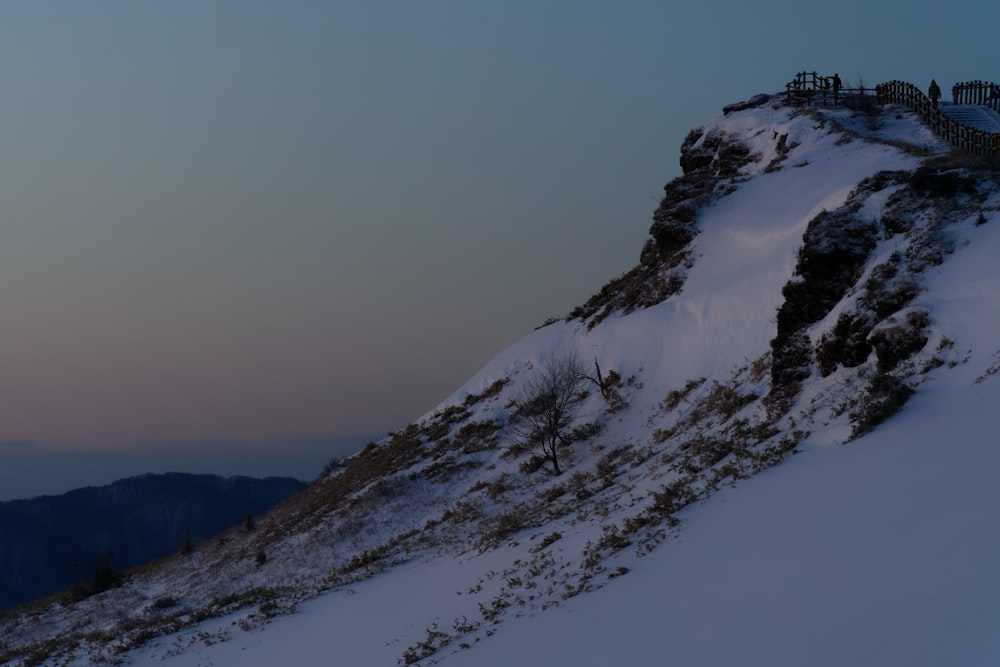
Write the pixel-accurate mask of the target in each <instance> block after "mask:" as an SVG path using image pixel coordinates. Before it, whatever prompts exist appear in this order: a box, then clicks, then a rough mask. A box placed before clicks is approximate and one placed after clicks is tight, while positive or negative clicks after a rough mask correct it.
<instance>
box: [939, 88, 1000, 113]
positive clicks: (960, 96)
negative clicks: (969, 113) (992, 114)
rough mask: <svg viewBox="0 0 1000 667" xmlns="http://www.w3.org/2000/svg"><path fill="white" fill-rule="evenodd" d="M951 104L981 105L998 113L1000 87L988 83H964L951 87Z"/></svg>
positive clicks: (999, 111)
mask: <svg viewBox="0 0 1000 667" xmlns="http://www.w3.org/2000/svg"><path fill="white" fill-rule="evenodd" d="M951 101H952V104H982V105H983V106H987V107H989V108H991V109H993V110H994V111H996V112H997V113H1000V86H998V85H997V84H995V83H992V82H990V81H965V82H964V83H956V84H955V85H954V86H952V87H951Z"/></svg>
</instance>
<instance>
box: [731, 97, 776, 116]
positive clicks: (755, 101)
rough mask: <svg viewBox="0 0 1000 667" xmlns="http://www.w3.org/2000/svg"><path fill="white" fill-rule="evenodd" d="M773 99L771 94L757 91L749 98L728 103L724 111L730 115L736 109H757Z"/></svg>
mask: <svg viewBox="0 0 1000 667" xmlns="http://www.w3.org/2000/svg"><path fill="white" fill-rule="evenodd" d="M770 101H771V96H770V95H768V94H767V93H757V94H756V95H754V96H753V97H751V98H750V99H749V100H745V101H743V102H734V103H732V104H727V105H726V106H724V107H722V113H723V114H725V115H727V116H728V115H729V114H731V113H733V112H736V111H745V110H746V109H755V108H757V107H762V106H764V105H765V104H767V103H768V102H770Z"/></svg>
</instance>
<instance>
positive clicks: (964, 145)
mask: <svg viewBox="0 0 1000 667" xmlns="http://www.w3.org/2000/svg"><path fill="white" fill-rule="evenodd" d="M951 94H952V100H953V103H954V104H981V105H984V106H988V107H990V108H991V109H993V110H994V111H996V112H997V113H1000V85H997V84H995V83H990V82H989V81H968V82H965V83H957V84H955V85H954V86H953V87H952V89H951ZM872 95H874V98H873V97H872ZM785 101H786V103H787V104H788V105H789V106H818V105H826V106H846V107H852V108H859V107H861V106H863V105H864V104H865V103H869V102H871V101H874V102H875V103H877V104H901V105H903V106H905V107H907V108H909V109H912V110H913V111H914V112H916V113H917V114H918V115H919V116H920V117H921V118H922V119H923V120H924V122H925V123H927V125H928V126H930V128H931V129H932V130H933V131H934V133H935V134H937V135H938V136H939V137H941V138H942V139H944V140H945V141H947V142H948V143H950V144H951V145H952V146H954V147H956V148H959V149H961V150H964V151H968V152H969V153H972V154H974V155H986V156H991V157H1000V133H996V132H984V131H983V130H979V129H976V128H974V127H969V126H968V125H963V124H962V123H959V122H958V121H956V120H952V119H951V118H948V117H947V116H945V115H944V114H943V113H941V110H940V109H938V108H937V106H936V105H935V104H934V103H933V102H931V100H930V98H929V97H927V95H925V94H924V92H923V91H922V90H920V89H919V88H917V87H916V86H914V85H913V84H912V83H907V82H906V81H888V82H886V83H880V84H879V85H877V86H875V87H874V88H865V87H863V86H859V87H857V88H840V89H839V90H838V89H835V88H834V86H833V77H832V76H822V75H820V74H818V73H816V72H799V73H798V74H796V75H795V78H794V79H792V80H791V81H789V82H788V83H787V84H785Z"/></svg>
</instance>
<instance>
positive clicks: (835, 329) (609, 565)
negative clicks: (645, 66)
mask: <svg viewBox="0 0 1000 667" xmlns="http://www.w3.org/2000/svg"><path fill="white" fill-rule="evenodd" d="M685 150H686V151H687V152H686V153H685V155H686V156H687V159H686V162H687V164H688V166H686V170H687V171H688V173H687V174H686V176H685V177H684V178H682V179H679V181H678V182H677V183H674V184H668V186H667V198H668V199H669V198H671V197H673V199H674V200H677V201H679V202H680V205H682V206H678V207H675V209H673V210H675V211H681V209H682V208H684V209H685V210H690V211H692V212H693V217H691V218H690V219H689V220H688V219H684V218H687V217H689V215H688V213H683V214H682V213H677V214H676V215H682V216H683V217H681V218H677V221H676V224H677V227H676V228H677V229H680V230H682V231H683V230H693V231H691V233H690V236H691V238H690V241H689V242H687V243H686V245H685V249H684V253H683V254H682V255H680V254H677V253H676V252H674V250H673V249H670V250H669V251H668V250H667V249H666V248H665V246H664V245H663V243H665V241H664V239H665V240H666V241H669V238H668V237H666V236H661V237H660V243H661V246H660V248H661V252H660V254H659V256H658V257H659V260H657V261H661V262H663V264H662V265H656V264H650V265H649V266H652V267H653V268H654V269H656V270H660V271H664V272H666V271H670V272H673V274H674V275H676V284H675V286H674V288H672V291H671V293H670V294H667V293H666V292H662V293H661V292H655V291H654V292H655V293H656V294H659V295H660V296H661V297H662V300H660V301H659V302H657V303H655V304H654V305H649V306H647V307H641V308H636V309H633V310H630V311H629V312H627V314H626V311H625V310H617V311H614V312H610V313H608V314H594V313H596V312H597V311H593V312H591V311H588V312H590V314H587V315H584V316H582V317H576V318H574V319H568V320H565V321H559V322H556V323H553V324H550V325H548V326H545V327H542V328H540V329H538V330H536V331H535V332H533V333H532V334H530V335H528V336H526V337H525V338H523V339H522V340H520V341H518V342H516V343H515V344H513V345H512V346H510V347H509V348H508V349H507V350H505V351H503V352H502V353H501V354H499V355H498V356H497V357H496V358H495V359H493V360H491V361H490V362H489V363H487V364H486V366H485V367H484V368H483V369H482V370H481V371H480V372H479V373H477V374H476V375H475V376H474V377H473V378H471V379H470V380H469V381H468V382H467V383H466V384H465V385H464V386H463V387H461V388H460V389H459V390H458V391H456V392H455V393H454V394H453V395H452V396H450V397H448V398H447V399H445V400H444V401H443V402H442V403H441V404H440V405H439V406H438V408H436V409H435V410H434V411H432V413H430V414H429V415H427V416H426V417H425V418H423V419H422V420H420V421H419V422H418V423H417V424H414V425H412V426H411V427H409V428H408V429H405V430H403V431H401V432H399V433H395V434H391V435H390V437H388V438H387V439H386V440H384V441H383V442H381V443H378V444H372V445H370V446H369V447H368V448H366V449H365V451H363V452H362V453H360V454H359V455H357V456H356V457H354V458H352V459H349V460H347V461H344V462H341V463H340V464H338V465H336V466H331V469H330V470H329V473H328V475H326V476H325V477H324V478H323V479H322V480H321V481H319V482H317V483H316V484H314V485H313V486H312V487H311V488H310V489H307V490H306V491H305V492H304V493H303V494H300V496H298V497H296V498H294V499H291V500H289V501H286V502H285V503H283V504H282V505H281V506H279V507H278V508H277V509H276V510H275V511H273V512H272V513H270V514H269V515H268V516H267V517H264V518H263V519H261V520H260V521H259V522H258V525H257V527H256V529H254V530H253V531H245V530H241V529H238V528H237V529H233V530H231V531H229V532H228V533H226V534H224V535H221V536H219V538H217V539H214V540H210V541H209V542H206V543H204V544H202V545H199V546H198V548H197V550H196V551H195V553H193V554H191V555H189V556H186V557H185V556H180V555H178V556H176V557H173V558H171V559H167V560H165V561H162V562H160V563H158V564H156V565H154V566H150V567H148V568H144V569H141V570H139V571H136V572H134V573H132V574H131V576H130V577H129V578H128V580H127V582H126V583H125V584H124V585H123V586H122V587H120V588H118V589H114V590H111V591H108V592H106V593H104V594H102V595H98V596H94V597H93V598H89V599H87V600H84V601H81V602H79V603H77V604H75V605H72V606H63V605H62V604H61V603H60V602H58V601H50V602H49V603H47V604H44V605H38V606H36V607H34V608H31V609H28V610H26V611H24V612H22V613H20V614H16V615H10V616H9V617H8V618H6V619H4V620H3V621H2V623H3V624H2V625H0V637H2V638H3V639H2V640H0V655H2V656H5V658H6V659H7V660H9V661H10V662H11V664H17V663H16V662H15V661H16V660H20V659H25V661H26V662H27V663H28V664H41V663H44V664H89V663H101V662H103V663H109V664H115V663H120V662H124V663H126V664H137V665H144V664H161V662H162V661H163V660H164V659H166V662H165V664H169V665H206V664H211V665H237V664H239V665H273V664H276V663H280V662H291V663H292V664H300V665H327V664H331V663H338V664H358V665H360V664H365V665H394V664H438V663H440V664H445V665H509V664H574V665H607V664H637V665H642V664H662V663H664V662H668V661H676V662H677V663H679V664H688V665H691V664H695V665H697V664H704V665H718V664H736V663H739V664H760V665H802V664H810V665H843V664H852V665H855V664H860V665H865V664H867V665H885V664H907V665H940V664H970V665H972V664H983V665H986V664H996V660H997V657H998V656H1000V641H998V640H997V639H996V635H995V632H994V630H995V627H996V622H997V621H998V620H1000V619H998V612H997V611H996V607H995V604H993V603H992V602H993V601H995V600H996V599H997V595H998V593H1000V580H998V578H997V575H996V574H995V572H994V570H995V567H994V566H995V562H996V558H997V556H998V555H1000V537H998V536H997V532H996V531H995V530H993V529H992V528H991V526H992V525H995V520H994V517H995V514H994V513H995V510H994V508H995V507H997V506H998V505H997V501H998V500H1000V498H997V495H998V492H997V491H995V490H994V488H995V485H994V484H991V480H990V479H988V478H987V475H989V474H990V471H991V470H993V469H994V466H995V465H996V464H997V463H1000V450H997V448H996V447H992V446H991V445H992V443H993V442H994V440H995V436H994V435H993V434H994V433H995V432H996V427H997V426H998V425H1000V424H998V423H997V422H998V421H1000V417H997V416H996V411H995V410H993V409H991V406H993V405H995V404H996V399H997V398H998V393H1000V388H998V386H997V380H996V379H995V378H994V377H993V376H994V374H995V373H996V372H997V369H1000V340H997V337H996V335H995V333H994V332H995V331H996V330H997V327H996V326H995V325H996V324H997V323H996V322H995V321H993V320H994V319H995V317H996V315H995V314H996V313H1000V273H998V272H997V271H996V269H995V266H996V261H995V258H996V257H997V256H998V253H1000V225H998V224H997V221H996V220H995V218H996V217H997V213H996V211H997V210H1000V194H998V187H997V183H996V181H995V180H994V175H993V174H992V173H991V172H989V171H988V170H984V168H983V167H982V165H979V164H974V163H971V162H967V161H966V160H965V159H964V158H962V156H959V155H955V154H951V153H948V147H947V146H946V145H944V144H943V143H942V142H940V141H939V140H937V139H936V138H935V137H934V136H933V134H932V133H931V132H930V131H929V130H928V129H927V128H926V127H924V126H923V125H922V124H921V123H920V121H919V120H918V119H917V117H916V116H915V115H913V114H911V113H910V112H908V111H905V110H904V109H902V108H894V107H890V108H888V109H887V110H886V112H885V113H883V114H882V116H881V117H880V122H879V123H878V124H877V128H876V129H872V124H871V120H870V118H868V117H866V116H864V115H855V114H853V113H852V112H850V111H846V110H829V111H816V110H813V111H793V110H791V109H788V108H784V107H780V106H773V105H772V103H770V102H768V103H766V104H761V105H759V106H757V107H754V108H750V109H745V110H743V111H739V112H735V113H731V114H729V115H727V116H725V117H720V118H717V119H715V120H713V121H712V122H711V123H709V124H707V125H706V126H705V127H703V128H699V129H698V130H696V131H694V132H693V133H692V135H691V136H690V137H689V141H688V142H685ZM928 153H930V154H932V156H931V157H927V155H928ZM685 179H686V180H685ZM695 181H699V182H700V183H702V184H708V185H707V187H708V189H706V188H701V189H697V188H695V189H692V190H691V191H692V192H696V195H695V194H693V195H692V196H691V197H690V198H688V199H684V197H683V196H682V195H679V194H678V192H682V188H686V187H689V186H691V185H692V183H694V182H695ZM668 222H670V220H668ZM671 224H673V223H671ZM682 225H687V227H682ZM859 230H860V231H859ZM684 234H686V235H687V234H688V232H687V231H684ZM685 238H687V236H685ZM646 256H652V254H651V253H646V252H645V251H644V257H646ZM678 258H680V259H678ZM650 261H652V260H650ZM657 266H662V268H658V269H657V268H656V267H657ZM845 267H848V268H849V269H850V270H847V269H845ZM567 357H574V358H576V359H579V360H581V361H582V366H583V368H584V369H585V372H586V373H587V374H588V376H589V380H590V382H589V383H588V389H589V391H588V392H587V394H586V396H585V397H584V398H582V399H581V400H580V401H579V403H578V404H577V405H576V407H575V408H574V413H573V415H572V421H571V423H570V424H569V426H568V427H567V433H569V430H570V429H572V432H573V434H572V438H571V439H572V440H573V443H572V444H571V445H569V446H568V447H566V448H564V449H563V450H562V452H561V456H563V457H564V458H563V459H562V461H563V463H564V467H565V468H566V471H565V472H563V474H561V475H559V476H552V475H551V474H549V473H548V472H547V470H549V468H550V467H549V466H548V465H546V464H545V462H544V461H543V462H542V463H541V465H538V463H537V461H536V462H533V461H532V458H531V452H530V451H524V450H525V447H523V446H520V443H519V438H518V429H517V426H516V424H517V415H518V410H519V405H520V404H523V403H524V388H525V387H526V386H528V385H529V384H530V382H531V381H532V378H536V377H538V374H539V373H540V371H541V370H542V369H545V368H546V366H547V364H550V363H551V362H552V360H553V359H558V358H567ZM595 362H596V365H595ZM597 380H601V381H603V384H602V383H599V382H597ZM598 384H602V386H601V391H598V386H597V385H598ZM914 392H915V393H914ZM911 394H912V397H911ZM845 443H848V444H847V446H842V445H844V444H845ZM529 449H530V448H529ZM793 453H794V454H796V455H794V456H793V455H792V454H793ZM581 628H585V629H586V631H582V630H581Z"/></svg>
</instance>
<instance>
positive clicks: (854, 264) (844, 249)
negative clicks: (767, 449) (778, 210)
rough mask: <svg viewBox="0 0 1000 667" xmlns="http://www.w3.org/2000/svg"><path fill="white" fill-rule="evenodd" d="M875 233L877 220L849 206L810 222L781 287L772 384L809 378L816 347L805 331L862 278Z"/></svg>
mask: <svg viewBox="0 0 1000 667" xmlns="http://www.w3.org/2000/svg"><path fill="white" fill-rule="evenodd" d="M876 232H877V228H876V226H875V224H874V223H873V222H871V221H868V220H865V219H863V218H861V217H860V216H859V215H858V214H857V212H856V210H855V208H854V207H853V206H851V205H850V204H845V205H844V206H842V207H840V208H838V209H836V210H834V211H823V212H821V213H820V214H819V215H817V216H816V217H815V218H813V219H812V221H811V222H810V223H809V226H808V228H807V229H806V233H805V235H804V237H803V245H802V248H801V250H800V251H799V261H798V264H797V265H796V268H795V277H794V278H793V279H792V280H791V281H789V282H788V284H786V285H785V287H784V288H783V289H782V295H783V296H784V297H785V302H784V303H783V304H782V305H781V308H780V309H779V310H778V318H777V325H778V326H777V329H778V330H777V335H776V336H775V338H774V340H772V341H771V353H772V356H773V360H774V363H773V366H772V378H771V379H772V384H773V386H775V387H783V386H785V385H788V384H790V383H795V382H799V381H801V380H803V379H805V378H807V377H809V372H810V371H809V365H810V363H811V361H812V347H811V344H810V343H809V339H808V337H807V336H806V333H805V332H806V329H807V328H808V327H809V325H811V324H813V323H815V322H818V321H819V320H821V319H822V318H824V317H825V316H826V315H827V313H829V312H830V310H831V309H832V308H833V307H834V306H836V305H837V304H838V303H839V302H840V300H841V299H842V298H844V294H845V293H846V292H847V290H848V289H849V288H850V287H851V286H852V285H854V284H855V283H856V282H857V280H858V278H860V271H861V269H862V267H863V266H864V264H865V261H866V260H867V259H868V255H869V253H871V251H872V250H874V248H875V240H876ZM849 326H850V325H849V324H848V323H845V327H849ZM866 333H867V332H866Z"/></svg>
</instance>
